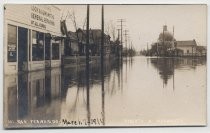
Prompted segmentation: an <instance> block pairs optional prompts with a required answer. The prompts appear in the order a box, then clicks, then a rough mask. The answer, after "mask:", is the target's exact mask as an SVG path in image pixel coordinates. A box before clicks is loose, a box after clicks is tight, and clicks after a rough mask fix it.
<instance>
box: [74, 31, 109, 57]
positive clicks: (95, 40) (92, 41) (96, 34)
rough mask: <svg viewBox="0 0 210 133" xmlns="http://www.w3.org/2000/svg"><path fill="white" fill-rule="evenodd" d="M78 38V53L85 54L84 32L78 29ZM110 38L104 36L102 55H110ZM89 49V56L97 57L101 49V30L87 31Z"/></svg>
mask: <svg viewBox="0 0 210 133" xmlns="http://www.w3.org/2000/svg"><path fill="white" fill-rule="evenodd" d="M77 33H78V38H79V53H80V55H84V54H85V46H86V30H82V29H78V30H77ZM110 46H111V45H110V36H109V35H106V34H104V55H105V56H108V55H110V52H111V50H110V48H111V47H110ZM89 47H90V51H89V52H90V55H92V56H99V55H100V49H101V30H100V29H90V31H89Z"/></svg>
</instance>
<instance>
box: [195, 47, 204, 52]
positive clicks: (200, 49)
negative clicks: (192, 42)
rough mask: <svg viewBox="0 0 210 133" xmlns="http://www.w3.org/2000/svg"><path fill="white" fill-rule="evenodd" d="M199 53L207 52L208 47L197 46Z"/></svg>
mask: <svg viewBox="0 0 210 133" xmlns="http://www.w3.org/2000/svg"><path fill="white" fill-rule="evenodd" d="M196 50H197V51H202V50H206V46H197V47H196Z"/></svg>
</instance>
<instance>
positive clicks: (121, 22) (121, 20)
mask: <svg viewBox="0 0 210 133" xmlns="http://www.w3.org/2000/svg"><path fill="white" fill-rule="evenodd" d="M117 22H119V23H120V25H119V26H120V30H121V34H120V35H121V46H122V50H123V22H125V19H118V21H117ZM121 56H122V54H121Z"/></svg>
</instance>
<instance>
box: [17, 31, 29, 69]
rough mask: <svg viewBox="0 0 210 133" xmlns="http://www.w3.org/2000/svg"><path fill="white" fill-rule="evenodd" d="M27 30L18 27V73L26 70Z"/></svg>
mask: <svg viewBox="0 0 210 133" xmlns="http://www.w3.org/2000/svg"><path fill="white" fill-rule="evenodd" d="M27 46H28V29H26V28H22V27H18V71H24V69H26V70H27V66H28V64H27V63H28V62H27V59H28V54H27V51H28V47H27Z"/></svg>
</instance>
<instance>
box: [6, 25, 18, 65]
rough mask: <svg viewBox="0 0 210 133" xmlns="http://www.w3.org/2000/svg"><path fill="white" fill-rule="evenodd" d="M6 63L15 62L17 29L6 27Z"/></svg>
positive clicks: (10, 26)
mask: <svg viewBox="0 0 210 133" xmlns="http://www.w3.org/2000/svg"><path fill="white" fill-rule="evenodd" d="M7 50H8V52H7V53H8V55H7V60H8V62H16V61H17V27H16V26H12V25H8V45H7Z"/></svg>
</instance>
